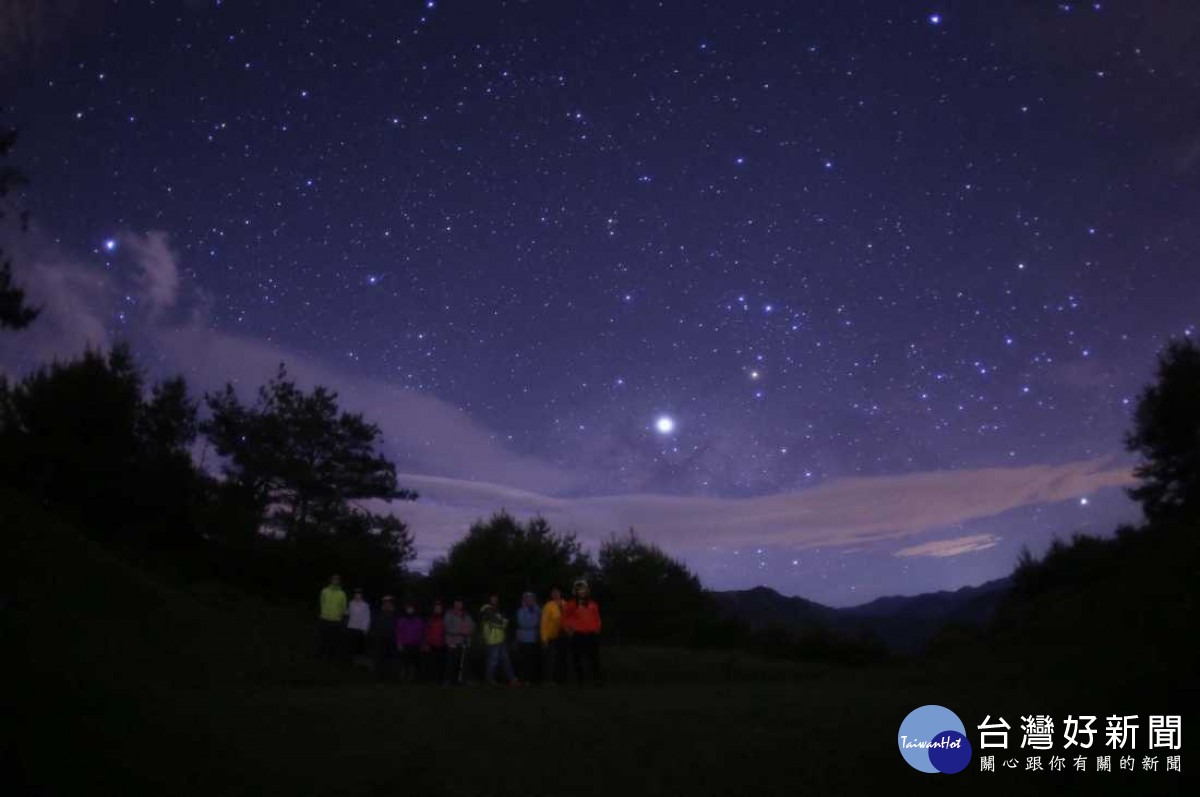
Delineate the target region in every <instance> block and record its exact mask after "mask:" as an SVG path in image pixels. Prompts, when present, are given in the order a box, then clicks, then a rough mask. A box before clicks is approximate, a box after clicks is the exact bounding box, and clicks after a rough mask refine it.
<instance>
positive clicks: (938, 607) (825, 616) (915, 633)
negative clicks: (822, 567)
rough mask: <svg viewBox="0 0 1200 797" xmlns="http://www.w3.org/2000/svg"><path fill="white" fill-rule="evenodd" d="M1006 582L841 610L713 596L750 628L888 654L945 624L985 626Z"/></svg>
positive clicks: (758, 590)
mask: <svg viewBox="0 0 1200 797" xmlns="http://www.w3.org/2000/svg"><path fill="white" fill-rule="evenodd" d="M1011 583H1012V579H1011V578H1010V577H1008V576H1006V577H1004V578H998V579H995V580H993V581H988V582H986V583H983V584H980V585H978V586H974V587H962V588H961V589H957V590H943V591H941V592H927V593H922V594H920V595H893V596H886V597H882V598H876V599H875V600H873V601H870V602H869V603H864V604H861V605H859V606H849V607H846V608H841V609H837V608H834V607H832V606H825V605H824V604H821V603H817V602H816V601H810V600H808V599H806V598H800V597H793V596H787V595H781V594H780V593H778V592H776V591H775V590H773V589H771V588H770V587H754V588H753V589H747V590H733V591H728V592H714V593H712V594H713V597H714V598H716V600H717V603H718V605H719V606H720V607H721V608H722V610H723V611H725V612H726V613H727V614H729V615H730V616H732V617H735V618H737V619H739V620H741V621H743V622H745V623H747V624H749V625H750V626H751V627H752V628H756V629H761V628H766V627H769V626H781V627H784V628H787V629H789V630H792V631H796V632H798V633H805V632H812V631H817V630H829V631H833V632H835V633H837V634H840V635H843V636H850V637H868V638H875V639H878V640H879V641H881V642H882V643H883V644H884V645H885V646H887V647H888V648H889V649H891V650H893V651H896V652H901V653H913V652H916V651H918V650H920V649H921V648H922V647H923V646H924V645H925V644H926V643H927V642H929V641H930V640H931V639H932V638H933V637H934V636H935V635H936V634H937V633H938V631H939V630H940V629H941V628H942V627H943V626H944V625H946V624H947V623H955V624H964V625H970V626H979V625H981V624H983V623H984V622H986V621H987V620H988V619H989V618H990V617H991V616H992V613H993V612H994V611H995V609H996V607H997V605H999V603H1000V600H1001V599H1002V598H1003V596H1004V595H1005V593H1006V592H1007V591H1008V589H1009V587H1010V586H1011Z"/></svg>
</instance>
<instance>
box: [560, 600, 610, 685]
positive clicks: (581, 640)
mask: <svg viewBox="0 0 1200 797" xmlns="http://www.w3.org/2000/svg"><path fill="white" fill-rule="evenodd" d="M574 592H575V597H574V598H572V599H571V600H569V601H567V602H566V605H564V606H563V617H562V627H563V631H564V632H566V635H567V638H568V639H570V640H571V659H572V661H573V662H574V663H575V678H576V679H577V680H578V682H579V685H580V686H582V685H583V683H584V676H583V670H584V666H583V665H584V662H587V665H588V669H589V670H591V677H592V683H594V684H597V685H599V684H600V683H602V678H601V677H600V644H599V642H600V605H599V604H597V603H596V602H595V601H594V600H592V599H591V597H590V595H591V592H590V590H589V589H588V583H587V582H586V581H584V580H583V579H580V580H578V581H576V582H575V589H574Z"/></svg>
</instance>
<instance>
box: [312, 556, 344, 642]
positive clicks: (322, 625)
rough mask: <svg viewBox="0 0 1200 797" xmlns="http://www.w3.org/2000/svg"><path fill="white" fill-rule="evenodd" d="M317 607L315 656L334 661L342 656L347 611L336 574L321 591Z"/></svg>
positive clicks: (339, 579) (340, 581)
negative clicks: (343, 631) (343, 630)
mask: <svg viewBox="0 0 1200 797" xmlns="http://www.w3.org/2000/svg"><path fill="white" fill-rule="evenodd" d="M317 607H318V608H317V617H318V627H317V628H318V635H317V655H318V656H320V657H321V658H322V659H325V660H327V661H336V660H338V659H340V658H341V655H342V629H343V625H342V623H343V622H345V618H346V611H347V607H346V593H345V592H344V591H342V577H341V576H339V575H338V574H337V573H334V574H333V575H332V576H330V577H329V583H328V584H327V585H326V586H325V588H324V589H322V590H321V595H320V597H319V598H318V600H317Z"/></svg>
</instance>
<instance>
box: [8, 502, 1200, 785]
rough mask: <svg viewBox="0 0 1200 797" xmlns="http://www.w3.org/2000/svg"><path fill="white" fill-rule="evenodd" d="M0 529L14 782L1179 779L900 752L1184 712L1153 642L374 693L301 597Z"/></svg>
mask: <svg viewBox="0 0 1200 797" xmlns="http://www.w3.org/2000/svg"><path fill="white" fill-rule="evenodd" d="M0 528H2V529H3V533H4V535H5V541H6V545H7V548H8V551H9V552H10V553H11V554H12V555H11V556H10V558H9V560H8V561H9V568H8V578H7V581H8V583H7V585H6V589H5V592H4V594H5V603H4V606H3V613H2V614H3V633H4V639H5V642H6V650H7V651H8V653H7V656H8V657H10V660H11V661H13V662H15V664H16V667H15V668H14V670H15V672H14V674H13V675H12V676H10V680H9V681H8V686H9V687H10V688H8V689H6V690H5V697H4V700H5V704H6V705H5V706H4V716H5V733H4V753H5V759H6V760H5V762H4V763H5V770H4V772H5V783H6V784H7V785H11V786H12V787H13V789H11V790H10V789H8V788H6V789H5V793H7V794H22V795H24V794H72V793H86V794H90V795H99V794H121V795H131V794H163V795H191V794H202V795H206V796H207V797H212V796H213V795H225V794H255V795H263V794H293V795H304V794H319V795H342V794H345V795H359V796H363V795H403V794H422V795H488V794H521V795H543V794H563V793H567V794H578V795H641V794H688V795H709V794H729V795H742V794H789V795H792V794H797V793H807V794H864V793H897V792H899V793H916V792H917V791H921V790H928V789H930V788H932V787H940V788H947V789H949V788H953V789H955V790H956V791H961V790H962V789H967V790H968V791H970V792H983V793H1011V792H1012V791H1013V790H1014V789H1017V790H1020V791H1033V792H1038V793H1043V792H1044V793H1051V792H1054V793H1061V792H1062V791H1063V790H1064V784H1073V788H1072V789H1071V790H1077V791H1087V792H1088V793H1130V792H1131V791H1135V792H1137V793H1156V792H1161V793H1170V792H1171V791H1173V790H1177V789H1179V788H1180V783H1181V781H1180V780H1179V779H1177V778H1176V777H1175V776H1174V775H1170V776H1168V775H1166V774H1165V773H1162V772H1160V773H1157V774H1147V775H1145V776H1144V777H1143V776H1140V773H1138V775H1139V776H1138V777H1136V778H1135V777H1134V776H1133V775H1131V774H1130V773H1113V775H1112V778H1111V780H1109V781H1107V782H1106V781H1101V780H1099V778H1100V777H1102V776H1099V775H1097V774H1095V773H1089V776H1088V777H1087V778H1083V777H1074V776H1072V775H1070V774H1069V773H1067V774H1065V775H1063V776H1062V777H1060V778H1059V779H1058V780H1054V779H1053V778H1052V776H1051V775H1050V773H1040V774H1030V775H1025V774H1024V773H1020V772H1016V773H1009V772H1001V773H997V774H995V775H984V774H981V773H978V772H975V771H974V768H972V769H970V770H968V771H967V772H964V773H962V774H960V775H956V776H954V778H953V779H952V780H946V779H945V778H944V777H943V776H931V775H924V774H922V773H918V772H915V771H913V770H911V769H909V768H908V767H907V766H906V765H905V764H903V762H902V761H901V759H900V757H899V755H898V753H897V752H896V750H895V747H894V746H893V745H894V738H895V734H896V729H897V728H898V726H899V723H900V721H901V720H902V719H903V717H904V716H905V715H906V714H907V713H908V712H909V711H911V710H912V709H913V708H915V707H917V706H920V705H924V704H927V703H938V704H941V705H945V706H949V707H951V708H952V709H953V710H955V711H956V712H958V713H959V715H960V716H961V717H962V718H963V719H964V721H965V722H967V724H968V725H970V724H972V723H977V722H979V721H980V720H982V718H983V716H984V714H985V713H991V714H993V715H995V714H996V713H998V712H999V713H1003V714H1005V715H1006V716H1007V717H1008V718H1009V720H1010V722H1012V723H1013V724H1014V727H1015V726H1016V725H1017V724H1018V717H1017V714H1018V712H1025V713H1029V712H1039V713H1052V714H1054V713H1058V714H1060V715H1061V716H1065V714H1066V713H1067V712H1074V713H1079V712H1081V711H1087V710H1093V709H1094V710H1095V712H1097V713H1099V712H1100V711H1108V710H1111V709H1113V708H1116V707H1120V708H1124V709H1126V710H1131V711H1136V712H1140V713H1143V714H1145V713H1149V712H1150V711H1152V710H1153V711H1166V710H1169V709H1172V708H1174V710H1175V712H1176V713H1177V712H1178V710H1179V707H1178V706H1175V705H1174V704H1173V702H1172V701H1174V700H1175V699H1176V698H1177V697H1178V694H1177V689H1178V688H1182V685H1184V684H1188V685H1190V683H1191V680H1192V678H1193V677H1194V672H1192V673H1178V672H1173V671H1172V670H1170V669H1169V667H1170V666H1173V665H1171V664H1170V662H1171V661H1176V660H1177V659H1171V658H1170V657H1168V659H1167V660H1164V661H1166V662H1167V666H1168V669H1167V670H1165V671H1164V670H1162V669H1158V670H1146V671H1145V672H1149V673H1153V676H1154V677H1153V678H1143V677H1140V676H1139V673H1141V672H1143V671H1142V670H1138V669H1136V668H1137V667H1138V666H1139V665H1138V662H1141V661H1143V657H1142V656H1138V655H1128V654H1126V653H1121V652H1112V653H1110V655H1109V657H1108V661H1107V663H1105V664H1104V665H1103V666H1102V667H1101V669H1100V670H1099V671H1098V672H1099V674H1097V673H1096V672H1092V671H1089V670H1086V669H1085V670H1082V671H1078V663H1079V660H1080V658H1081V657H1082V660H1084V661H1087V660H1089V658H1090V654H1087V653H1086V652H1082V653H1081V652H1079V651H1076V650H1074V649H1070V650H1066V651H1063V650H1059V649H1050V652H1048V653H1044V652H1042V651H1041V650H1040V649H1037V648H1023V647H1021V646H1015V647H1014V646H1012V645H1011V644H1010V641H1006V640H1002V639H989V640H987V641H981V640H973V641H971V642H969V644H967V645H966V646H965V647H959V648H956V649H954V650H953V651H951V652H946V653H943V654H941V655H939V656H936V657H934V658H933V659H931V660H928V661H921V662H915V663H911V664H904V665H894V666H889V667H880V666H877V667H869V668H867V667H864V668H837V667H828V666H821V667H816V666H805V665H799V664H790V663H780V662H765V661H762V660H760V659H755V658H753V657H749V656H730V655H729V654H725V653H697V652H691V651H685V650H637V649H633V650H624V651H614V650H606V651H605V653H606V656H607V659H606V663H607V664H608V665H609V670H610V675H611V679H610V680H611V682H610V684H609V686H607V687H606V688H604V689H602V690H586V691H579V690H577V689H574V688H569V689H564V690H536V689H513V690H510V689H486V688H482V687H475V688H466V689H460V690H442V689H439V688H425V687H405V686H392V687H387V686H381V685H377V684H374V683H370V682H367V681H365V680H363V679H362V678H358V677H355V676H354V675H353V674H351V673H347V672H344V671H342V670H339V669H336V668H326V667H323V666H319V665H317V664H315V663H314V662H312V661H311V660H310V658H309V655H308V654H309V652H310V650H311V647H312V642H313V637H312V628H311V626H310V623H309V619H308V617H307V616H306V615H305V614H303V613H297V612H296V611H294V610H292V609H290V608H288V607H282V606H273V605H271V604H269V603H265V602H263V601H261V600H255V599H251V598H248V597H246V596H243V595H240V594H238V593H234V592H230V591H228V590H224V589H217V588H210V587H198V586H195V585H192V584H185V583H182V582H177V581H173V580H171V579H167V578H163V577H159V576H156V575H154V574H151V573H149V572H147V571H145V570H143V569H139V568H137V567H133V566H131V565H129V564H128V563H126V562H124V561H122V560H120V559H118V558H116V557H114V556H112V555H111V554H109V553H108V552H106V551H104V550H102V549H100V548H98V547H96V546H95V545H94V544H91V543H89V542H87V541H86V540H84V539H83V538H82V537H80V536H79V535H78V534H76V533H74V532H73V530H71V529H69V528H65V527H62V526H60V525H58V524H56V523H55V522H54V521H52V520H50V519H48V518H47V517H46V516H45V515H44V514H42V513H40V512H38V511H36V510H31V509H29V508H28V507H24V508H22V507H21V504H20V502H19V501H17V500H6V501H4V502H3V503H0ZM1039 616H1042V615H1040V614H1039ZM1047 622H1049V620H1047ZM1113 650H1114V651H1115V650H1116V649H1115V648H1114V649H1113ZM1119 673H1123V675H1124V677H1123V678H1122V679H1120V680H1113V676H1114V675H1116V674H1119ZM1187 724H1188V718H1186V717H1185V726H1187ZM1186 738H1187V728H1186V727H1185V739H1186ZM1184 759H1185V767H1186V766H1187V760H1188V755H1187V752H1186V750H1185V751H1184ZM1060 774H1061V773H1060Z"/></svg>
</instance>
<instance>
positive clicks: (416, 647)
mask: <svg viewBox="0 0 1200 797" xmlns="http://www.w3.org/2000/svg"><path fill="white" fill-rule="evenodd" d="M424 641H425V621H424V620H422V619H421V615H419V614H417V607H416V606H415V605H414V604H413V602H412V601H405V602H404V613H403V614H401V615H400V619H399V620H397V621H396V647H397V648H398V649H399V651H400V680H402V681H415V680H417V670H418V669H419V668H420V666H421V645H423V644H424Z"/></svg>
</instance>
